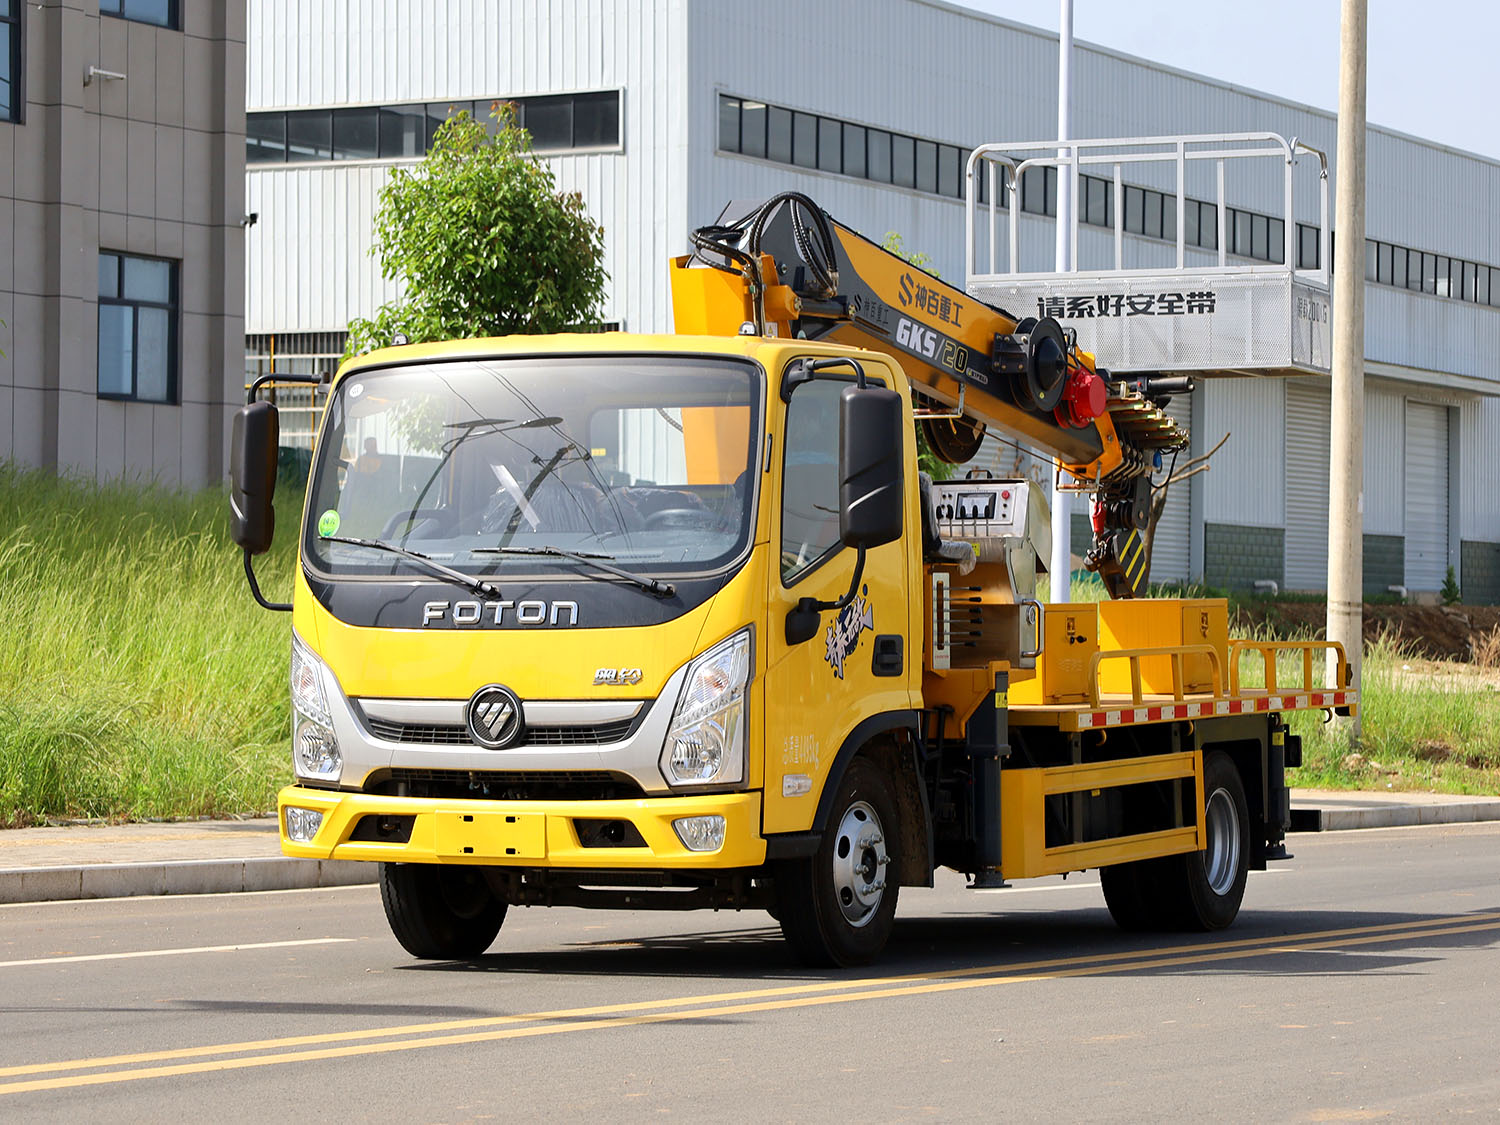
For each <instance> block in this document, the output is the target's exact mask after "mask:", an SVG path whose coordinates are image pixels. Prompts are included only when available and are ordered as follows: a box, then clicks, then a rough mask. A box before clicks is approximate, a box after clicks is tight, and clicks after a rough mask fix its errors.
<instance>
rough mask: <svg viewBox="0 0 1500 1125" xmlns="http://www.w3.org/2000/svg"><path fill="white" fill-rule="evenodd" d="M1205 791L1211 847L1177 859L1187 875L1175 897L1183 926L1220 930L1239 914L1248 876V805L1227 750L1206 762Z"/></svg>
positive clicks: (1204, 771)
mask: <svg viewBox="0 0 1500 1125" xmlns="http://www.w3.org/2000/svg"><path fill="white" fill-rule="evenodd" d="M1203 793H1204V798H1203V824H1204V828H1205V829H1206V830H1207V834H1208V847H1206V848H1205V849H1204V850H1203V851H1201V852H1189V853H1188V854H1187V855H1185V856H1181V857H1178V858H1179V859H1180V860H1181V864H1182V869H1183V874H1182V877H1181V881H1180V883H1174V887H1180V888H1181V889H1180V890H1178V891H1177V892H1176V894H1175V896H1174V897H1175V898H1176V900H1177V904H1178V907H1179V911H1178V922H1179V924H1180V925H1181V927H1182V928H1183V929H1185V930H1222V929H1223V928H1224V927H1226V926H1228V925H1229V924H1230V923H1231V922H1233V921H1234V919H1235V917H1236V915H1238V914H1239V912H1240V902H1241V901H1242V900H1243V899H1244V897H1245V880H1246V879H1247V878H1248V877H1249V875H1250V806H1249V803H1248V802H1247V801H1246V800H1245V784H1244V782H1243V781H1241V780H1240V771H1239V770H1237V769H1235V768H1234V762H1233V761H1231V760H1230V758H1229V755H1228V754H1224V753H1221V752H1217V751H1216V752H1214V753H1211V754H1209V755H1208V756H1207V757H1206V758H1205V759H1204V760H1203Z"/></svg>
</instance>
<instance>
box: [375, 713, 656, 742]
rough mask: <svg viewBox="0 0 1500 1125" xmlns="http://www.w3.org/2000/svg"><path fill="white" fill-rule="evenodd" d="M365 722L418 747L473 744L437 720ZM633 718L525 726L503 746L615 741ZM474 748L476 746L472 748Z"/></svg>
mask: <svg viewBox="0 0 1500 1125" xmlns="http://www.w3.org/2000/svg"><path fill="white" fill-rule="evenodd" d="M365 724H366V725H367V726H368V727H369V728H370V733H371V734H373V735H374V736H375V737H376V738H381V739H384V740H385V741H387V742H405V743H410V744H415V745H421V746H470V747H475V744H474V740H473V739H471V738H470V737H469V732H468V730H467V728H465V727H463V726H452V725H447V724H438V723H397V722H392V721H391V720H389V719H372V718H369V717H368V716H366V718H365ZM634 725H635V719H633V718H631V719H619V720H617V721H615V722H612V723H594V724H591V725H588V726H578V727H574V726H568V727H532V726H528V727H527V728H526V734H525V737H524V738H522V739H521V741H520V742H517V743H515V744H514V745H512V746H509V747H507V748H506V749H509V750H514V749H516V748H518V747H521V746H601V745H604V744H605V743H609V742H619V741H620V740H621V739H623V738H625V737H627V736H628V735H629V734H630V729H631V727H633V726H634ZM475 749H478V747H475Z"/></svg>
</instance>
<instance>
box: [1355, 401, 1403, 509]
mask: <svg viewBox="0 0 1500 1125" xmlns="http://www.w3.org/2000/svg"><path fill="white" fill-rule="evenodd" d="M1364 461H1365V470H1364V473H1365V475H1364V497H1365V527H1364V529H1365V533H1366V534H1367V535H1403V534H1405V530H1404V529H1405V526H1406V492H1405V489H1404V488H1403V487H1402V483H1401V482H1402V479H1403V478H1404V476H1405V473H1406V468H1405V466H1406V400H1405V399H1404V398H1403V397H1402V396H1401V394H1400V393H1399V392H1398V391H1394V390H1386V389H1381V388H1378V387H1371V386H1367V387H1366V389H1365V457H1364Z"/></svg>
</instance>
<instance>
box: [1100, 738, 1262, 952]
mask: <svg viewBox="0 0 1500 1125" xmlns="http://www.w3.org/2000/svg"><path fill="white" fill-rule="evenodd" d="M1203 795H1204V797H1203V804H1204V810H1203V816H1204V820H1205V821H1206V823H1207V826H1208V847H1207V849H1206V850H1204V851H1201V852H1188V853H1186V854H1184V855H1171V856H1164V857H1162V858H1161V859H1145V860H1140V861H1138V862H1136V863H1121V864H1116V865H1115V866H1113V867H1105V868H1101V869H1100V871H1099V882H1100V884H1101V885H1102V886H1103V888H1104V902H1105V904H1106V905H1107V906H1108V907H1109V913H1110V916H1111V917H1113V918H1114V920H1115V923H1116V924H1117V925H1118V926H1119V927H1120V928H1121V929H1123V930H1190V931H1200V932H1203V931H1209V930H1222V929H1224V928H1225V927H1227V926H1229V925H1230V924H1231V923H1232V922H1233V921H1234V920H1235V917H1236V916H1237V915H1238V914H1239V912H1240V902H1241V901H1242V900H1243V899H1244V897H1245V880H1246V879H1247V878H1248V877H1249V874H1250V806H1249V804H1248V803H1247V802H1246V800H1245V785H1244V782H1243V781H1242V780H1241V779H1240V771H1239V770H1237V769H1235V766H1234V762H1233V761H1232V760H1231V759H1230V757H1229V755H1228V754H1225V753H1223V752H1222V751H1217V750H1215V751H1210V752H1209V754H1208V755H1207V756H1206V757H1205V758H1204V760H1203Z"/></svg>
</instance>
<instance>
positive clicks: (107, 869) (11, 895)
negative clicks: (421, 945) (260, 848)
mask: <svg viewBox="0 0 1500 1125" xmlns="http://www.w3.org/2000/svg"><path fill="white" fill-rule="evenodd" d="M375 875H376V868H375V865H374V864H373V863H354V862H351V861H349V860H334V859H295V858H290V857H285V856H267V857H264V858H255V859H196V860H180V861H172V862H164V863H101V864H81V865H78V866H75V867H18V868H9V869H0V904H4V903H18V902H60V901H66V900H70V899H84V898H129V897H132V896H135V895H203V894H226V893H231V894H232V893H236V892H240V891H288V890H298V889H302V888H308V887H346V886H352V885H354V884H359V883H373V882H375Z"/></svg>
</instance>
